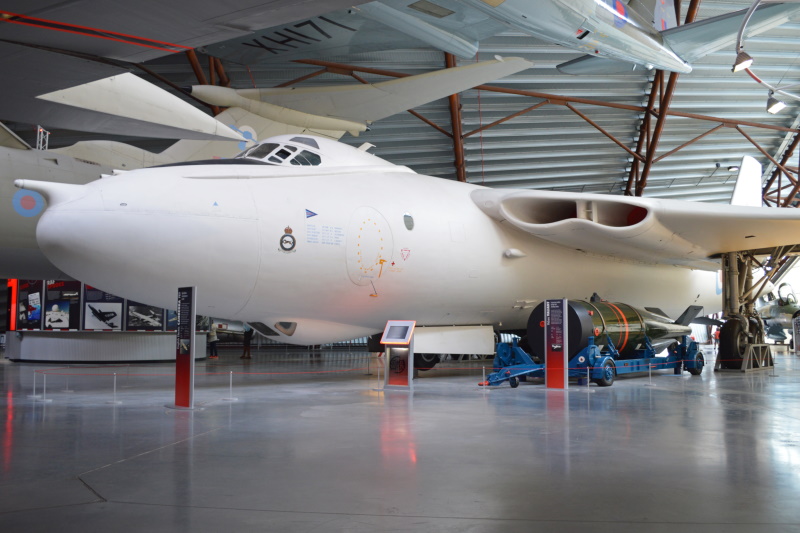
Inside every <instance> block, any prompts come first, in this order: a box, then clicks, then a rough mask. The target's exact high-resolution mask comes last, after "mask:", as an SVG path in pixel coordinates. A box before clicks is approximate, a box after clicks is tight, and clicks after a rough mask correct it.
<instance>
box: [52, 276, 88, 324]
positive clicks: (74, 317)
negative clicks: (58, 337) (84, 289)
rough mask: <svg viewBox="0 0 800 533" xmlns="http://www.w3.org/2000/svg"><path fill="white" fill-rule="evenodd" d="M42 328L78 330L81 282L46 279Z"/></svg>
mask: <svg viewBox="0 0 800 533" xmlns="http://www.w3.org/2000/svg"><path fill="white" fill-rule="evenodd" d="M46 289H47V290H46V291H45V302H44V329H46V330H78V329H79V328H80V326H81V282H80V281H59V280H47V282H46Z"/></svg>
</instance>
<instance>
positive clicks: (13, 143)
mask: <svg viewBox="0 0 800 533" xmlns="http://www.w3.org/2000/svg"><path fill="white" fill-rule="evenodd" d="M0 146H2V147H3V148H16V149H17V150H30V149H31V147H30V145H29V144H28V143H26V142H25V141H23V140H22V139H20V138H19V136H18V135H17V134H16V133H14V132H13V131H11V130H10V129H8V128H7V127H6V125H5V124H3V123H2V122H0Z"/></svg>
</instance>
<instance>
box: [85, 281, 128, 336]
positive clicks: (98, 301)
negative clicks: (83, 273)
mask: <svg viewBox="0 0 800 533" xmlns="http://www.w3.org/2000/svg"><path fill="white" fill-rule="evenodd" d="M83 301H84V309H83V329H85V330H86V331H122V323H123V321H122V319H123V316H122V308H123V303H124V302H125V300H124V298H120V297H119V296H114V295H113V294H109V293H107V292H105V291H101V290H100V289H96V288H94V287H92V286H91V285H84V286H83Z"/></svg>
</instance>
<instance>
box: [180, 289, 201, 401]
mask: <svg viewBox="0 0 800 533" xmlns="http://www.w3.org/2000/svg"><path fill="white" fill-rule="evenodd" d="M196 306H197V287H180V288H179V289H178V332H177V334H176V336H175V337H176V346H175V407H180V408H185V409H193V408H194V353H195V343H194V334H195V314H196V311H197V308H196Z"/></svg>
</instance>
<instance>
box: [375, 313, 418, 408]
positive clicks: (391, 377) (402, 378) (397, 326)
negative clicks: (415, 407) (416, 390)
mask: <svg viewBox="0 0 800 533" xmlns="http://www.w3.org/2000/svg"><path fill="white" fill-rule="evenodd" d="M416 324H417V323H416V322H415V321H414V320H389V321H388V322H386V327H385V328H384V330H383V336H382V337H381V344H384V345H386V356H385V363H384V364H385V367H386V374H385V377H384V384H383V388H384V389H390V390H391V389H394V390H404V391H408V392H413V378H414V327H415V326H416Z"/></svg>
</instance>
